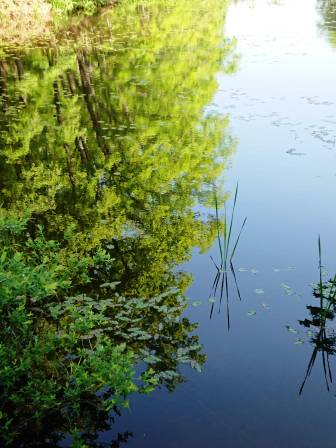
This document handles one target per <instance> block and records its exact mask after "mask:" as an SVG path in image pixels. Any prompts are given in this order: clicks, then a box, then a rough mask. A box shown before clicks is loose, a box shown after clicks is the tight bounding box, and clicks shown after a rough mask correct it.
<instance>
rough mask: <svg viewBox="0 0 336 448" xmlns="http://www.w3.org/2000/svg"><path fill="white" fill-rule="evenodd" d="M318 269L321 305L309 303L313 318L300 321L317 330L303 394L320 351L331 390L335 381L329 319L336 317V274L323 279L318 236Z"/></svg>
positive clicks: (335, 342)
mask: <svg viewBox="0 0 336 448" xmlns="http://www.w3.org/2000/svg"><path fill="white" fill-rule="evenodd" d="M318 259H319V262H318V270H319V281H318V283H316V284H314V285H313V295H314V296H315V297H316V298H317V299H319V301H320V304H319V306H312V305H308V306H307V309H308V310H309V311H310V314H311V319H304V320H301V321H299V323H300V324H301V325H303V326H305V327H307V328H311V327H313V328H314V327H315V328H316V332H315V333H312V332H311V331H310V330H309V331H310V333H311V343H312V344H313V345H314V349H313V353H312V355H311V357H310V359H309V362H308V366H307V370H306V374H305V377H304V380H303V382H302V384H301V387H300V391H299V394H300V395H301V394H302V392H303V389H304V386H305V384H306V382H307V379H308V378H309V376H310V374H311V372H312V370H313V367H314V365H315V361H316V359H317V355H318V352H321V355H322V366H323V372H324V378H325V383H326V387H327V390H328V391H329V390H330V384H331V383H332V381H333V378H332V370H331V366H330V356H332V355H335V354H336V334H335V331H334V330H333V331H330V330H328V327H327V320H329V321H331V320H333V319H334V318H335V312H336V274H335V275H334V276H333V277H332V278H330V279H329V280H327V281H324V280H323V265H322V246H321V238H320V236H319V237H318Z"/></svg>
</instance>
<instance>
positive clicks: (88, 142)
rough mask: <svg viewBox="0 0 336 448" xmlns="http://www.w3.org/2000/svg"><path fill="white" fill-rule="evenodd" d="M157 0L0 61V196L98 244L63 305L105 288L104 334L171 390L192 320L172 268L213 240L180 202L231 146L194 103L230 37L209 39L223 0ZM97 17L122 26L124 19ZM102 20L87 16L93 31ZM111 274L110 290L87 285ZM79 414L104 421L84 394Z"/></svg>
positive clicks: (62, 422)
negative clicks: (84, 33) (93, 34)
mask: <svg viewBox="0 0 336 448" xmlns="http://www.w3.org/2000/svg"><path fill="white" fill-rule="evenodd" d="M211 3H213V5H212V4H211ZM154 4H155V2H153V5H154ZM158 5H159V6H160V8H159V7H155V6H153V7H152V9H151V10H148V7H146V8H145V9H137V10H136V11H137V14H138V16H136V18H135V17H134V16H132V26H133V29H132V36H129V35H126V36H124V38H123V39H124V40H122V39H121V41H120V36H119V38H118V39H119V40H118V41H117V42H116V45H115V42H114V41H113V39H112V40H106V38H104V37H101V38H99V39H98V43H97V42H96V43H95V44H92V45H91V44H88V45H87V46H85V47H83V46H77V47H76V48H74V49H73V50H69V49H68V48H64V49H58V50H56V49H48V50H33V51H29V52H22V54H17V55H15V56H14V57H12V56H8V57H7V58H6V59H3V60H2V61H1V64H0V79H1V83H0V95H1V97H0V147H1V153H0V187H1V191H0V202H1V203H2V206H3V208H4V209H5V210H7V212H8V213H11V214H15V215H16V216H18V217H20V216H22V214H23V211H26V210H30V211H31V213H32V217H33V220H32V221H31V225H30V233H31V234H34V232H35V230H36V224H42V225H43V226H44V229H45V234H46V236H47V237H49V238H53V239H56V240H58V241H59V242H60V243H61V245H62V247H63V249H64V250H65V252H68V253H72V254H73V253H75V254H77V255H78V257H81V256H82V255H83V254H85V253H90V251H92V250H94V249H96V248H98V247H100V248H104V249H105V250H106V252H107V253H108V254H109V255H110V257H111V259H112V260H113V262H111V263H106V264H102V265H101V266H98V267H97V266H95V269H94V270H93V271H92V272H91V273H90V274H91V278H92V282H91V285H90V286H89V287H88V286H84V285H83V286H81V287H78V288H77V289H76V291H74V293H76V294H77V298H76V300H77V302H76V306H81V305H82V303H81V300H84V298H85V297H90V298H94V299H102V300H103V299H108V298H110V297H111V295H112V296H113V297H114V299H113V301H112V302H113V303H112V305H111V306H110V316H109V317H110V318H114V319H115V328H114V330H113V331H111V332H110V334H109V336H110V337H111V338H112V340H113V341H114V342H115V343H118V344H119V343H121V342H125V343H126V345H127V346H128V347H130V348H131V349H132V350H133V351H134V352H135V353H137V354H138V356H139V359H142V360H143V361H144V362H145V363H146V364H147V365H148V366H150V368H152V369H154V371H155V372H156V374H157V376H158V378H159V379H160V383H161V384H165V385H166V386H167V387H168V388H169V389H170V390H173V389H174V388H175V387H176V385H177V384H178V383H179V382H181V381H183V377H182V376H181V374H180V373H179V372H178V367H179V365H180V364H181V363H189V364H191V365H192V366H200V365H201V364H202V363H203V362H204V359H205V358H204V355H203V354H202V352H201V346H200V345H199V342H198V338H197V336H196V335H194V334H193V331H194V330H195V328H196V326H195V325H193V324H192V323H191V322H190V321H189V320H188V319H187V318H185V317H182V313H183V311H184V310H185V308H186V298H185V296H184V292H185V290H186V288H187V287H188V284H189V281H190V278H189V276H188V275H186V274H185V273H181V272H176V270H175V267H176V266H177V265H178V264H179V263H182V262H184V261H185V260H187V259H188V257H189V256H190V252H191V249H192V248H193V247H195V246H199V247H206V246H208V245H209V244H210V243H211V241H212V240H213V238H214V233H215V228H214V225H213V223H212V222H211V221H204V220H202V219H201V218H200V217H198V216H197V215H196V214H195V212H194V210H193V209H194V206H195V205H196V204H197V203H198V202H199V201H203V202H204V201H207V200H208V197H209V194H211V192H210V191H211V190H210V189H209V185H211V184H212V183H213V182H214V180H215V179H216V178H217V176H218V175H219V174H220V172H221V171H222V169H223V166H224V162H225V158H226V157H227V155H228V154H229V153H230V151H231V150H232V148H228V147H226V146H224V145H223V144H222V142H223V135H224V132H225V129H226V126H227V120H226V119H225V118H223V117H219V116H215V115H211V114H208V115H205V114H204V107H205V106H206V105H207V104H208V103H209V102H210V101H211V99H212V97H213V95H214V92H215V89H216V79H215V75H216V73H217V72H218V71H219V70H220V69H221V67H222V63H223V61H226V62H227V63H226V70H227V71H229V72H231V71H233V70H234V64H233V63H232V62H231V57H232V51H233V44H232V43H230V42H226V41H223V37H222V25H223V14H224V10H225V4H223V5H222V6H220V5H218V4H217V2H215V1H213V2H208V1H207V2H204V1H203V0H199V1H196V2H195V1H191V0H188V1H186V2H183V3H181V4H180V3H177V2H172V5H173V6H174V7H173V8H171V9H170V8H168V7H165V8H162V4H160V2H158ZM166 6H167V5H166ZM221 8H223V9H222V10H220V11H219V9H221ZM132 13H133V14H134V11H132ZM111 14H112V17H110V19H114V22H115V21H116V20H118V21H119V22H121V23H123V22H125V23H124V25H125V24H127V21H128V20H129V17H130V16H129V15H128V13H127V10H126V11H124V12H123V13H120V12H118V11H117V12H112V13H111ZM113 14H116V15H115V16H114V15H113ZM123 14H124V15H123ZM105 19H106V16H105V18H104V20H103V19H102V20H101V22H100V23H98V25H97V26H98V27H99V28H100V29H101V30H102V34H103V35H104V33H105V37H106V36H107V35H108V34H109V33H110V32H111V29H110V27H109V25H108V23H110V22H109V21H106V20H105ZM116 26H117V27H118V26H119V27H120V26H121V27H122V25H120V23H119V24H117V25H116ZM128 26H129V24H128ZM129 39H130V41H131V44H132V45H129V46H128V45H127V43H128V41H129ZM172 62H173V63H172ZM69 229H70V230H69ZM70 231H71V232H70ZM69 232H70V233H69ZM68 234H71V238H68V237H66V235H68ZM111 279H112V280H113V282H114V284H113V288H112V290H111V287H110V286H107V287H105V288H101V285H102V284H107V283H109V282H111ZM81 294H82V296H81ZM81 297H83V299H81ZM134 297H136V298H137V299H134ZM158 297H159V300H160V302H157V300H158ZM160 297H161V298H160ZM141 298H142V302H141V300H139V299H141ZM139 303H143V309H140V308H139V306H138V305H139ZM117 309H119V310H121V312H117ZM135 321H136V322H138V323H137V327H138V330H137V331H138V333H135V332H134V322H135ZM139 335H140V336H139ZM92 403H93V405H92ZM116 411H117V410H116ZM82 414H83V420H82V421H80V422H78V426H79V428H82V429H86V430H88V432H89V433H94V432H95V431H102V430H105V429H107V428H108V427H109V424H108V420H109V418H111V415H109V414H107V413H105V415H103V411H102V409H100V407H99V398H98V397H96V398H94V399H93V401H91V404H90V405H89V406H85V404H83V413H82ZM50 425H51V422H50V418H49V417H48V416H47V417H46V419H45V420H43V421H40V422H39V425H34V424H31V425H28V427H27V428H26V430H27V431H26V433H25V434H23V440H24V441H23V442H22V443H23V444H24V446H29V445H28V441H27V439H25V437H26V436H27V434H28V438H30V439H31V434H33V433H35V434H40V436H38V435H36V440H32V439H31V440H30V443H32V444H33V445H32V446H38V445H37V444H38V440H40V441H41V444H42V446H46V445H43V443H46V441H45V440H46V436H47V435H48V434H50V433H52V432H53V431H55V430H57V431H59V432H61V433H62V432H66V431H67V422H66V418H64V417H63V416H62V415H61V413H60V414H59V415H58V414H55V413H54V414H53V423H52V425H51V427H50ZM55 437H56V436H55ZM88 437H89V436H88ZM119 439H120V441H123V436H120V437H119ZM50 443H51V444H53V443H56V442H50ZM94 443H95V442H93V441H91V442H90V444H91V446H99V444H96V445H95V444H94ZM17 446H19V445H17ZM53 446H54V445H53ZM111 446H119V445H118V443H117V442H113V443H112V445H111Z"/></svg>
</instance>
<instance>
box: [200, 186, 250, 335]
mask: <svg viewBox="0 0 336 448" xmlns="http://www.w3.org/2000/svg"><path fill="white" fill-rule="evenodd" d="M237 198H238V182H237V185H236V189H235V194H234V200H233V206H232V212H231V216H230V217H229V215H228V212H227V207H226V203H225V204H224V221H221V219H220V216H219V206H218V199H217V194H216V190H215V193H214V201H215V209H216V226H217V243H218V248H219V254H220V263H216V262H215V260H214V259H213V257H212V256H210V258H211V260H212V262H213V264H214V266H215V268H216V270H217V273H216V276H215V279H214V281H213V284H212V287H211V292H210V297H209V301H210V299H211V298H212V299H213V298H214V297H215V296H216V294H217V290H218V288H219V285H220V306H221V303H222V299H223V293H224V288H225V295H226V308H227V325H228V330H229V329H230V309H229V285H228V266H230V270H231V273H232V275H233V279H234V283H235V286H236V289H237V293H238V297H239V299H240V300H241V295H240V291H239V287H238V282H237V278H236V274H235V271H234V267H233V258H234V255H235V253H236V249H237V246H238V243H239V240H240V237H241V234H242V231H243V229H244V227H245V224H246V221H247V217H245V218H244V220H243V223H242V225H241V227H240V229H239V232H238V235H237V237H236V239H235V240H233V236H232V235H233V227H234V226H233V223H234V215H235V210H236V204H237ZM231 248H232V250H231ZM214 302H215V301H214V300H212V306H211V311H210V318H211V317H212V313H213V310H214ZM219 311H220V309H219Z"/></svg>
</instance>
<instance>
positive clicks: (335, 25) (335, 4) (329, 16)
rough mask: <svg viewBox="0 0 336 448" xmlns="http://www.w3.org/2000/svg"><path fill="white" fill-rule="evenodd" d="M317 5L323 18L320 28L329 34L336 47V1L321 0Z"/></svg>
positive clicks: (331, 42)
mask: <svg viewBox="0 0 336 448" xmlns="http://www.w3.org/2000/svg"><path fill="white" fill-rule="evenodd" d="M317 5H318V11H319V13H320V15H321V19H322V20H321V21H320V23H319V26H320V29H321V30H322V31H323V33H324V34H326V35H327V37H328V38H329V41H330V44H331V45H332V46H333V47H336V1H335V0H319V1H318V3H317Z"/></svg>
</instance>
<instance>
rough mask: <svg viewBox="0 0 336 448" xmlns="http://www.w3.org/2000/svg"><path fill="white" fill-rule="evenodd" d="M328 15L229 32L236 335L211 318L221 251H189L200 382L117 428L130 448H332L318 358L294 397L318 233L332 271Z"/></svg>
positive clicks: (236, 23)
mask: <svg viewBox="0 0 336 448" xmlns="http://www.w3.org/2000/svg"><path fill="white" fill-rule="evenodd" d="M321 4H322V3H321V2H320V3H316V2H315V1H313V0H288V1H281V0H280V1H279V2H271V1H262V0H260V1H258V0H256V1H241V2H239V1H238V2H236V3H235V4H232V5H231V7H230V9H229V13H228V17H227V20H226V26H225V30H224V33H225V36H226V37H236V38H237V49H238V52H239V53H240V63H239V70H238V71H237V73H236V74H234V75H231V76H226V75H225V76H221V75H219V89H218V92H217V95H216V97H215V99H214V104H213V105H212V106H211V107H213V108H215V110H217V111H220V112H221V113H225V114H226V113H228V114H229V116H230V126H231V133H232V135H233V137H235V138H237V141H238V144H237V150H236V152H235V153H234V154H233V155H232V157H231V159H230V165H231V166H230V168H229V169H227V170H226V171H225V173H223V176H224V181H225V190H226V191H230V192H231V193H232V192H233V191H234V187H235V184H236V182H237V180H239V190H240V191H239V200H238V205H237V214H236V222H237V223H239V222H241V221H242V219H243V218H244V217H245V216H248V223H247V226H246V228H245V230H244V233H243V235H242V239H241V242H240V244H239V247H238V249H237V253H236V257H235V262H234V265H235V270H236V276H237V281H238V284H239V288H240V292H241V296H242V300H241V301H239V300H238V298H237V294H236V293H235V289H234V284H233V282H232V281H231V282H230V283H229V287H230V313H231V329H230V332H229V333H228V331H227V326H226V314H225V312H226V311H225V306H224V307H222V309H221V312H220V313H218V307H217V306H218V304H215V307H214V313H213V316H212V319H211V320H210V319H209V313H210V308H211V304H209V303H208V297H209V292H210V287H211V283H212V281H213V278H214V276H215V274H216V271H215V269H214V267H213V264H212V262H211V260H210V255H212V256H213V257H214V259H218V258H219V252H218V247H217V245H216V244H215V245H214V247H213V248H212V249H211V250H210V252H208V253H206V254H202V255H200V254H198V253H197V252H196V251H195V254H194V256H193V258H192V260H191V261H190V262H189V263H188V264H187V265H186V266H185V269H186V270H187V271H188V272H192V275H193V278H194V282H193V284H192V286H191V288H190V290H189V292H188V295H189V297H190V298H191V300H201V301H202V305H201V306H199V307H190V309H189V311H188V314H189V316H190V317H191V318H192V319H193V320H195V321H198V322H199V328H198V334H199V335H200V340H201V342H202V343H203V345H204V350H205V353H206V354H207V362H206V365H205V367H204V372H203V373H202V374H197V373H192V374H190V372H189V371H188V372H186V376H187V378H188V381H187V382H186V383H185V384H182V385H181V386H180V387H179V388H178V389H177V390H176V391H175V392H174V393H173V394H169V393H167V392H164V391H159V392H156V393H154V394H153V395H151V396H150V397H145V398H142V397H136V398H135V399H134V401H133V405H132V410H131V412H130V413H129V414H127V413H126V414H125V415H124V416H123V417H122V418H121V419H120V420H119V421H118V422H117V425H116V428H117V429H118V430H120V431H122V430H125V429H128V430H130V431H132V432H133V434H134V438H133V439H132V440H133V441H132V440H130V442H129V446H134V447H146V448H147V447H154V446H155V447H158V446H160V447H180V446H188V447H189V446H190V447H204V446H211V447H223V446H225V447H235V448H237V447H247V446H249V447H294V446H295V447H297V446H300V447H302V448H308V447H312V448H313V447H314V448H315V447H320V446H323V447H333V446H334V431H333V429H334V421H335V411H336V397H335V388H334V387H333V386H331V390H330V392H328V391H327V389H326V386H325V379H324V374H323V366H322V361H321V357H320V356H319V355H318V357H317V360H316V363H315V365H314V368H313V371H312V373H311V376H310V378H309V379H308V381H307V383H306V385H305V389H304V391H303V394H302V395H301V396H299V389H300V386H301V383H302V381H303V379H304V375H305V371H306V368H307V364H308V362H309V358H310V356H311V354H312V351H313V346H312V345H311V344H310V342H309V339H310V338H309V330H307V329H306V328H304V327H303V326H300V325H299V323H298V320H303V319H305V318H307V317H309V313H308V310H307V309H306V306H307V305H309V304H314V303H315V302H314V301H315V300H316V299H314V298H313V295H312V286H311V283H313V282H316V281H317V279H318V251H317V236H318V234H321V239H322V245H323V252H322V255H323V264H324V265H325V266H326V267H327V268H328V269H329V270H330V273H331V274H332V273H333V272H334V271H335V270H336V263H335V253H336V238H335V228H336V215H335V212H334V209H333V204H334V201H335V191H336V163H335V162H336V90H335V84H334V81H335V79H336V48H334V47H333V46H332V42H333V38H332V36H333V35H335V31H334V29H335V24H336V22H335V23H333V20H332V19H330V17H329V18H328V21H327V22H328V23H323V17H322V16H321V14H320V12H319V6H321ZM331 9H332V4H331ZM335 9H336V8H334V10H335ZM334 17H335V19H336V14H335V15H334ZM334 41H335V38H334ZM261 290H262V292H261ZM307 332H308V334H307ZM302 342H303V343H302ZM333 364H334V360H333V359H332V358H331V366H332V365H333ZM116 428H115V429H116Z"/></svg>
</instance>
